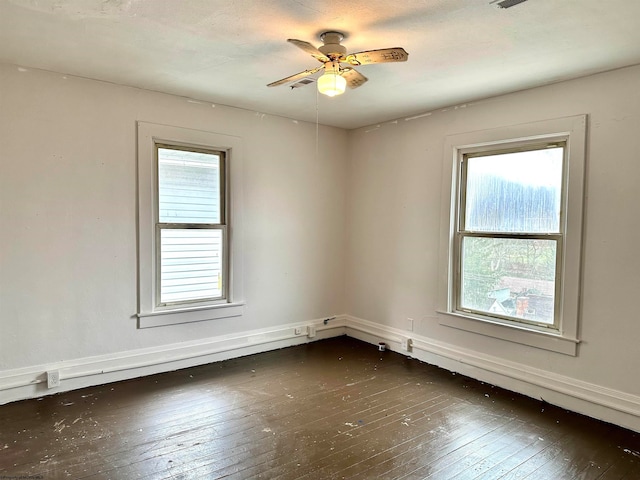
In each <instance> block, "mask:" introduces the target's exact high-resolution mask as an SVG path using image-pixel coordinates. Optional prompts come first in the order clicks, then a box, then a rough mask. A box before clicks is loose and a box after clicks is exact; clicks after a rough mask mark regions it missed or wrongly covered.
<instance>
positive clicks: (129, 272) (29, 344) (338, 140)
mask: <svg viewBox="0 0 640 480" xmlns="http://www.w3.org/2000/svg"><path fill="white" fill-rule="evenodd" d="M314 108H315V107H314ZM0 115H1V116H0V122H1V123H0V145H1V149H0V155H1V157H0V162H1V163H0V255H1V257H0V258H1V260H0V317H1V318H0V377H2V374H3V373H5V374H7V375H9V374H11V373H16V372H18V373H19V372H21V371H22V370H20V369H24V368H28V367H32V366H45V367H46V366H47V365H53V364H55V363H56V362H69V361H73V360H74V359H81V358H85V357H89V356H96V355H111V356H112V357H113V358H115V357H114V356H117V355H118V354H119V353H123V352H132V351H138V350H139V349H152V348H160V347H163V346H166V345H175V344H179V343H181V342H191V341H202V340H205V339H207V338H213V337H216V338H219V337H220V336H224V335H231V334H234V333H237V332H246V331H251V330H255V329H267V328H269V327H273V326H281V325H286V324H291V323H294V322H303V321H309V320H313V319H318V318H321V317H327V316H330V315H334V314H337V313H342V311H343V309H344V305H343V301H342V298H343V290H344V285H343V281H344V278H343V263H344V258H343V251H344V249H343V245H344V235H345V232H344V221H343V218H344V213H343V212H344V211H345V174H344V172H345V168H346V167H345V160H346V156H345V154H344V153H343V152H346V146H347V134H346V132H344V131H343V130H340V129H335V128H325V127H321V128H320V130H319V154H320V156H319V158H317V157H316V126H315V125H314V124H309V123H304V122H295V121H292V120H288V119H284V118H279V117H272V116H269V115H263V114H261V113H258V112H252V111H246V110H241V109H236V108H230V107H224V106H215V107H212V105H211V104H205V103H198V102H194V101H189V100H187V99H185V98H179V97H175V96H169V95H164V94H159V93H154V92H149V91H144V90H139V89H134V88H128V87H122V86H117V85H112V84H107V83H102V82H96V81H91V80H85V79H79V78H74V77H65V76H63V75H57V74H53V73H47V72H41V71H34V70H25V69H19V68H18V67H15V66H7V65H5V66H0ZM137 120H143V121H147V122H153V123H160V124H166V125H173V126H179V127H187V128H193V129H199V130H207V131H211V132H216V133H222V134H226V135H234V136H239V137H241V138H242V139H243V150H244V161H243V167H244V184H243V193H244V198H243V200H244V222H243V239H244V250H243V253H244V259H243V260H244V272H243V273H244V278H245V283H244V292H245V298H244V300H246V307H245V314H244V316H242V317H235V318H232V319H227V320H215V321H206V322H199V323H193V324H188V325H176V326H167V327H159V328H148V329H138V328H137V327H136V318H135V317H134V315H135V313H136V311H137V303H136V302H137V299H136V121H137ZM328 146H331V147H332V148H331V155H324V153H325V147H328ZM16 369H18V370H16ZM0 383H1V382H0Z"/></svg>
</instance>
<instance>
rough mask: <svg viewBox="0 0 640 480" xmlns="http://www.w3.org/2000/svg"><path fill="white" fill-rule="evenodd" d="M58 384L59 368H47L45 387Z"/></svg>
mask: <svg viewBox="0 0 640 480" xmlns="http://www.w3.org/2000/svg"><path fill="white" fill-rule="evenodd" d="M59 386H60V370H49V371H48V372H47V388H55V387H59Z"/></svg>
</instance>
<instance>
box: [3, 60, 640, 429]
mask: <svg viewBox="0 0 640 480" xmlns="http://www.w3.org/2000/svg"><path fill="white" fill-rule="evenodd" d="M638 84H640V67H635V68H628V69H624V70H619V71H615V72H610V73H606V74H601V75H596V76H592V77H588V78H583V79H579V80H575V81H571V82H566V83H561V84H556V85H551V86H547V87H542V88H538V89H533V90H529V91H524V92H520V93H516V94H512V95H507V96H502V97H497V98H493V99H488V100H484V101H480V102H474V103H470V104H468V105H465V106H459V107H452V108H450V109H445V110H442V111H437V112H432V113H431V114H427V115H425V116H422V117H420V118H416V119H412V120H405V119H399V120H398V121H396V122H389V123H385V124H382V125H380V126H379V127H370V128H362V129H358V130H355V131H351V132H345V131H342V130H340V129H334V128H326V127H321V128H320V139H319V140H320V141H319V156H317V157H316V154H315V152H316V136H315V131H316V130H315V125H311V124H306V123H304V122H295V121H292V120H288V119H284V118H278V117H271V116H268V115H263V114H261V113H259V112H251V111H246V110H240V109H235V108H230V107H223V106H215V107H213V106H212V105H210V104H205V103H198V102H193V101H189V100H187V99H184V98H179V97H174V96H169V95H164V94H159V93H153V92H149V91H144V90H138V89H133V88H128V87H122V86H117V85H111V84H106V83H101V82H95V81H90V80H83V79H78V78H73V77H68V78H66V77H64V76H62V75H57V74H53V73H46V72H39V71H33V70H26V71H24V69H18V68H17V67H15V66H6V65H5V66H0V403H2V402H3V401H8V400H10V399H15V398H24V397H26V396H33V395H37V394H43V393H46V392H51V391H48V390H46V388H45V387H44V386H43V383H42V382H43V381H44V370H45V369H47V368H49V367H52V368H53V367H56V368H57V367H60V368H62V369H63V370H62V373H63V375H62V376H63V378H65V375H66V376H67V378H68V379H69V380H68V381H66V380H65V381H63V387H64V388H65V389H66V388H76V387H78V386H83V385H86V384H88V383H102V382H104V381H109V380H116V379H118V378H126V377H127V376H134V375H137V374H143V373H150V372H153V371H161V370H162V369H167V368H175V367H177V366H184V365H186V364H185V363H184V362H183V363H181V360H180V359H183V358H195V360H194V362H195V363H197V362H201V361H202V362H204V361H208V360H214V359H218V358H220V357H216V356H215V355H213V354H212V352H223V351H225V349H226V348H238V349H239V350H238V351H240V350H242V349H244V350H242V351H243V352H244V353H247V352H250V351H258V350H260V349H261V348H263V347H260V346H259V344H260V342H263V341H267V340H268V341H270V340H269V339H271V338H273V339H274V340H273V342H272V343H270V344H269V345H270V346H269V348H275V347H276V346H284V345H285V344H287V341H282V337H281V336H278V335H280V334H281V333H282V332H284V331H285V330H287V328H285V329H284V330H283V328H282V327H283V326H285V327H287V326H290V325H294V324H297V323H305V322H307V323H308V322H312V321H314V320H318V319H322V318H324V317H328V316H332V315H336V314H338V317H339V318H338V319H337V320H336V323H335V325H336V326H335V327H334V328H335V330H334V331H333V332H324V334H326V335H329V334H338V333H344V332H347V333H349V334H351V335H354V336H357V337H359V338H363V339H367V340H369V341H377V339H378V338H386V339H387V340H389V339H391V346H392V347H394V348H395V347H396V343H397V345H399V342H396V343H394V342H395V340H398V339H399V338H400V337H399V336H402V335H407V336H411V337H413V338H414V339H416V344H415V345H416V346H420V345H422V346H423V347H424V351H427V350H428V351H429V352H430V353H429V355H427V356H426V357H425V359H426V360H428V361H431V362H433V363H436V364H440V365H443V366H445V367H447V368H451V369H454V370H458V371H463V373H468V374H470V375H473V376H475V377H476V378H481V379H486V380H488V381H494V382H495V383H498V384H501V385H502V386H505V387H507V388H512V389H514V390H517V391H522V392H523V393H527V394H529V395H531V396H541V395H542V394H541V393H540V392H541V391H542V390H544V389H541V390H538V389H537V387H538V386H540V385H541V384H542V383H544V379H545V378H546V377H548V379H551V380H550V383H549V382H548V383H549V384H548V385H547V387H549V388H547V390H545V391H544V395H547V394H548V393H549V390H551V393H554V392H559V391H560V390H562V389H563V385H564V384H565V383H567V384H568V383H570V384H571V385H568V386H567V389H569V390H570V391H569V393H568V395H569V397H571V395H573V397H571V398H573V399H571V398H569V399H567V398H565V397H556V398H553V397H552V398H547V397H545V399H546V400H549V401H552V402H554V403H558V404H564V405H565V406H567V407H569V408H573V409H575V410H577V411H581V412H584V413H588V414H591V415H593V416H599V417H601V418H605V419H608V420H610V421H614V422H617V423H620V424H622V425H625V426H630V427H631V428H635V429H636V430H639V431H640V377H639V376H638V374H637V368H638V364H640V353H639V352H640V350H639V349H638V341H639V340H640V323H639V322H638V321H637V319H638V310H637V307H636V305H637V304H638V302H637V299H636V297H637V296H638V291H640V275H639V274H638V272H640V256H639V255H638V254H637V248H638V247H637V246H638V245H640V224H639V222H638V221H637V218H638V214H637V209H638V207H637V205H638V200H637V183H638V179H639V178H640V158H639V157H640V135H639V132H640V91H639V90H638V89H637V85H638ZM582 113H586V114H588V115H589V122H590V123H589V132H588V161H587V162H588V163H587V187H586V191H587V199H586V221H585V225H586V233H585V242H584V243H585V245H584V283H583V299H582V303H581V306H582V318H581V326H580V338H581V339H582V343H581V344H580V347H579V352H578V356H577V357H570V356H567V355H562V354H556V353H552V352H549V351H546V350H538V349H535V348H531V347H525V346H522V345H515V344H511V343H508V342H505V341H501V340H497V339H493V338H489V337H484V336H480V335H475V334H472V333H468V332H464V331H460V330H455V329H452V328H448V327H445V326H441V325H440V324H439V322H438V314H437V313H436V303H437V291H438V284H437V280H438V264H439V258H438V253H439V238H440V231H439V228H440V209H441V190H442V176H441V174H442V165H443V145H444V139H445V136H447V135H450V134H455V133H462V132H469V131H473V130H479V129H486V128H491V127H497V126H506V125H512V124H518V123H527V122H532V121H535V120H544V119H551V118H557V117H563V116H570V115H576V114H582ZM137 120H143V121H147V122H153V123H161V124H167V125H174V126H180V127H187V128H194V129H200V130H207V131H211V132H216V133H222V134H227V135H235V136H239V137H242V138H243V142H244V190H243V194H244V198H243V200H244V223H243V230H244V235H243V237H244V272H243V273H244V278H245V285H244V291H245V300H246V302H247V305H246V308H245V314H244V316H243V317H240V318H237V317H236V318H232V319H229V320H216V321H207V322H199V323H193V324H187V325H175V326H168V327H158V328H148V329H138V328H136V318H135V317H134V314H135V313H136V310H137V309H136V301H137V300H136V143H135V142H136V121H137ZM329 146H330V147H331V155H323V153H325V151H324V149H325V148H328V147H329ZM341 313H347V314H349V315H346V316H344V315H343V316H340V315H339V314H341ZM407 317H411V318H413V319H414V320H415V326H414V331H413V332H408V330H407V326H408V325H407V321H406V319H407ZM318 324H319V325H320V328H323V327H322V322H321V321H320V322H319V323H318ZM256 330H260V331H267V332H269V333H265V334H263V333H257V334H252V333H249V334H247V332H255V331H256ZM288 330H291V331H293V328H289V329H288ZM290 333H291V332H290ZM236 335H237V336H238V337H237V338H231V337H234V336H236ZM243 335H244V336H243ZM269 335H272V337H269ZM319 336H322V335H319ZM300 340H301V341H302V339H300ZM418 340H420V341H419V342H418ZM243 342H244V343H243ZM252 342H254V343H252ZM278 342H280V343H278ZM229 345H231V347H229ZM247 345H248V347H247ZM252 345H253V346H252ZM245 347H246V348H245ZM264 348H267V347H264ZM396 349H397V348H396ZM415 353H416V352H415V351H414V354H415ZM234 354H235V353H234V352H231V353H228V352H227V353H225V355H227V356H232V355H234ZM86 359H90V360H86ZM145 362H146V363H145ZM162 362H173V363H170V364H168V363H164V364H163V363H162ZM187 363H188V362H187ZM156 364H157V365H158V367H157V368H155V367H153V366H154V365H156ZM471 364H473V365H475V366H474V367H470V366H469V365H471ZM131 365H133V367H131ZM140 365H147V366H149V365H151V366H152V367H153V368H150V369H147V370H145V369H144V368H142V367H140V368H138V367H137V366H140ZM89 366H90V367H91V368H93V369H94V371H90V368H89ZM498 366H502V367H504V368H502V370H503V373H504V371H507V370H508V371H509V372H511V373H512V374H513V375H512V376H511V377H508V376H507V377H505V375H504V374H503V373H502V374H499V375H498V374H495V373H496V372H497V370H498V369H499V368H498ZM105 367H106V369H105ZM83 368H85V369H88V370H86V371H82V369H83ZM109 368H113V372H115V371H116V370H117V369H118V368H122V369H127V368H131V371H130V372H125V373H123V374H122V375H120V376H118V375H116V374H113V375H108V374H103V375H102V376H99V375H98V376H97V377H96V378H95V379H94V380H90V379H88V378H89V376H91V375H94V374H95V373H96V372H98V373H102V372H103V371H104V372H107V371H108V369H109ZM74 369H75V370H74ZM492 369H493V370H492ZM505 369H506V370H505ZM494 374H495V375H494ZM74 375H75V377H74ZM82 375H84V378H82V379H79V377H78V376H82ZM516 377H519V378H520V380H518V379H517V378H516ZM72 378H76V380H77V381H76V382H75V383H74V381H73V380H72ZM29 386H31V387H33V388H31V389H29ZM532 386H533V387H532ZM23 387H24V388H23ZM3 389H4V390H3ZM572 389H573V390H572ZM53 391H54V392H55V391H56V390H55V389H54V390H53ZM3 392H5V393H6V392H9V393H7V394H6V395H3ZM585 402H586V403H585ZM608 402H609V403H612V404H613V410H611V405H609V406H606V404H607V403H608ZM587 404H588V405H587ZM594 405H595V408H594ZM598 406H600V407H602V408H603V409H604V410H602V409H599V407H598ZM622 407H624V408H622ZM616 409H617V410H616ZM625 409H626V414H625V415H627V416H624V415H623V416H620V417H618V416H616V412H617V411H620V410H625ZM605 410H606V411H605ZM612 412H613V413H612ZM629 412H631V419H630V417H629Z"/></svg>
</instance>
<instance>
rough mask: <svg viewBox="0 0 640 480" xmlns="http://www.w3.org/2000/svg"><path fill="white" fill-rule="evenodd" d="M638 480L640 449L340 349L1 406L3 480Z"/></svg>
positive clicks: (285, 353)
mask: <svg viewBox="0 0 640 480" xmlns="http://www.w3.org/2000/svg"><path fill="white" fill-rule="evenodd" d="M12 478H16V479H17V478H43V479H65V478H83V479H108V478H110V479H134V478H145V479H201V478H202V479H214V478H225V479H253V478H264V479H294V478H295V479H334V478H335V479H338V478H353V479H377V478H380V479H422V478H431V479H437V480H440V479H443V480H444V479H459V480H462V479H464V480H468V479H482V480H488V479H504V480H512V479H525V478H526V479H530V480H546V479H552V480H556V479H580V480H595V479H599V480H614V479H616V480H632V479H640V435H639V434H637V433H634V432H631V431H628V430H624V429H622V428H619V427H616V426H613V425H610V424H606V423H602V422H598V421H595V420H593V419H589V418H586V417H583V416H580V415H577V414H573V413H569V412H566V411H564V410H562V409H559V408H556V407H553V406H550V405H547V404H543V403H540V402H537V401H534V400H532V399H529V398H526V397H522V396H520V395H517V394H514V393H511V392H508V391H505V390H502V389H499V388H496V387H492V386H491V385H488V384H483V383H481V382H477V381H475V380H471V379H469V378H467V377H464V376H462V375H455V374H452V373H450V372H447V371H445V370H442V369H439V368H436V367H433V366H429V365H426V364H424V363H421V362H419V361H417V360H413V359H409V358H406V357H404V356H402V355H398V354H395V353H392V352H378V351H377V348H376V347H375V346H372V345H369V344H365V343H362V342H359V341H357V340H354V339H350V338H347V337H341V338H336V339H331V340H324V341H320V342H316V343H312V344H308V345H303V346H299V347H292V348H287V349H284V350H278V351H274V352H268V353H263V354H259V355H254V356H251V357H244V358H240V359H235V360H229V361H225V362H220V363H215V364H210V365H205V366H201V367H195V368H191V369H186V370H179V371H176V372H171V373H166V374H161V375H154V376H150V377H145V378H140V379H136V380H130V381H126V382H120V383H113V384H109V385H104V386H101V387H93V388H87V389H83V390H77V391H74V392H68V393H63V394H58V395H53V396H48V397H44V398H39V399H34V400H28V401H21V402H15V403H12V404H8V405H4V406H1V407H0V479H12Z"/></svg>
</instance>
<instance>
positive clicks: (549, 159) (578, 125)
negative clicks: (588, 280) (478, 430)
mask: <svg viewBox="0 0 640 480" xmlns="http://www.w3.org/2000/svg"><path fill="white" fill-rule="evenodd" d="M585 121H586V118H585V117H584V116H579V117H569V118H565V119H559V120H551V121H546V122H537V123H534V124H526V125H519V126H516V127H510V128H502V129H495V130H488V131H480V132H472V133H469V134H461V135H456V136H452V137H449V138H448V140H447V146H446V150H445V152H446V156H447V164H448V166H449V167H450V168H445V174H444V175H445V178H444V182H445V183H444V185H451V188H450V189H448V188H445V193H444V194H443V203H444V202H446V204H448V205H447V206H445V207H444V208H443V221H442V230H443V244H444V245H445V247H444V252H443V253H444V258H445V259H444V261H443V265H442V266H441V276H442V277H443V284H444V285H445V286H444V287H443V289H442V292H441V299H440V303H441V306H440V312H441V313H443V314H445V315H443V316H442V318H441V323H442V324H444V325H447V326H452V327H456V328H460V329H463V330H468V331H472V332H475V333H480V334H484V335H489V336H494V337H498V338H503V339H507V340H512V341H515V342H518V343H523V344H528V345H532V346H536V347H539V348H545V349H549V350H554V351H559V352H562V353H567V354H571V355H575V354H576V344H577V343H578V340H577V325H578V313H579V289H580V246H581V233H582V202H583V178H584V140H585ZM449 162H451V163H449ZM446 204H445V205H446Z"/></svg>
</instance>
